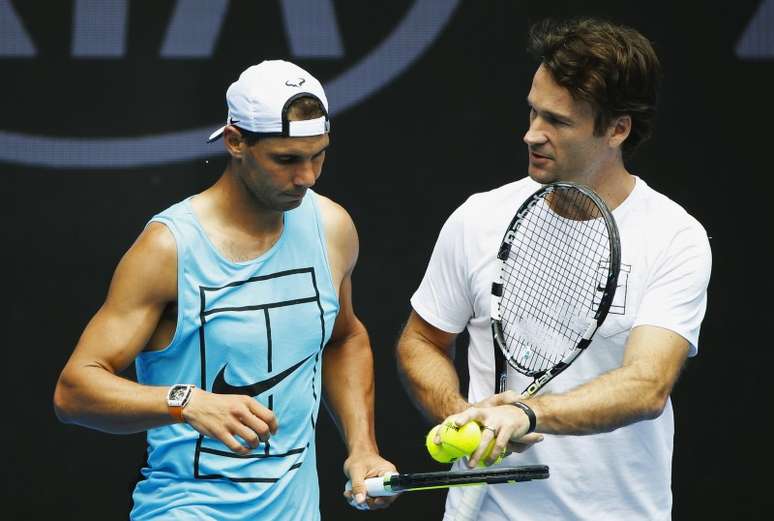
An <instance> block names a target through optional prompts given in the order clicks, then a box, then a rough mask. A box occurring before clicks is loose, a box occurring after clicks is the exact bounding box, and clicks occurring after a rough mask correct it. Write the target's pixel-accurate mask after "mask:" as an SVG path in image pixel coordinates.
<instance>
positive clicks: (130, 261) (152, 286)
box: [108, 222, 177, 301]
mask: <svg viewBox="0 0 774 521" xmlns="http://www.w3.org/2000/svg"><path fill="white" fill-rule="evenodd" d="M117 295H118V296H120V297H121V298H126V297H127V296H129V295H134V296H136V297H137V298H140V299H141V300H145V299H150V300H156V301H169V300H175V299H176V297H177V243H176V242H175V238H174V236H173V235H172V232H171V231H170V230H169V228H167V227H166V226H165V225H163V224H161V223H157V222H152V223H150V224H149V225H148V226H146V227H145V229H144V230H143V231H142V233H140V235H139V236H138V237H137V240H135V242H134V244H132V246H131V247H130V248H129V250H127V252H126V253H125V254H124V256H123V258H122V259H121V261H120V262H119V263H118V267H117V268H116V271H115V274H114V275H113V281H112V282H111V285H110V292H109V295H108V298H110V297H111V296H117Z"/></svg>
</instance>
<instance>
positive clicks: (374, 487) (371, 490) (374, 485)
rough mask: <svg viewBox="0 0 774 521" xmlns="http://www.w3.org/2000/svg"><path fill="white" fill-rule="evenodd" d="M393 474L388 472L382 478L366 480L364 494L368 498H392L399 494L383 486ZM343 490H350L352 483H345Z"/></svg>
mask: <svg viewBox="0 0 774 521" xmlns="http://www.w3.org/2000/svg"><path fill="white" fill-rule="evenodd" d="M393 474H397V472H388V473H387V474H385V475H384V476H377V477H374V478H366V480H365V486H366V494H367V495H368V496H370V497H385V496H394V495H396V494H400V492H396V491H394V490H392V489H388V488H386V487H385V486H384V483H385V480H386V479H388V478H389V477H390V476H392V475H393ZM344 490H352V481H347V484H346V485H344Z"/></svg>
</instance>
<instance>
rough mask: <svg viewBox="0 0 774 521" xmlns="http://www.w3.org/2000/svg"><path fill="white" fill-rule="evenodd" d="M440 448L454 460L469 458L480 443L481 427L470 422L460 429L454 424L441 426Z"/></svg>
mask: <svg viewBox="0 0 774 521" xmlns="http://www.w3.org/2000/svg"><path fill="white" fill-rule="evenodd" d="M440 433H441V446H443V449H444V450H445V451H446V452H448V453H449V454H451V455H452V456H453V457H454V458H455V459H456V458H461V457H462V456H470V455H471V454H473V451H475V450H476V449H477V448H478V444H479V443H481V427H480V426H479V425H478V423H476V422H474V421H470V422H468V423H466V424H465V425H463V426H461V427H457V426H456V425H454V424H443V425H441V430H440Z"/></svg>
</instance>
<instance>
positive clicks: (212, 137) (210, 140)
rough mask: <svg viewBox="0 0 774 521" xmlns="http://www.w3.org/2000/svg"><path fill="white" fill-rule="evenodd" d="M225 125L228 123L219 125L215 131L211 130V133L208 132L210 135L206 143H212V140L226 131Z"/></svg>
mask: <svg viewBox="0 0 774 521" xmlns="http://www.w3.org/2000/svg"><path fill="white" fill-rule="evenodd" d="M227 126H228V125H223V126H222V127H220V128H219V129H218V130H216V131H215V132H213V133H212V134H210V137H209V138H207V143H212V142H213V141H215V140H216V139H218V138H219V137H220V136H222V135H223V132H225V131H226V127H227Z"/></svg>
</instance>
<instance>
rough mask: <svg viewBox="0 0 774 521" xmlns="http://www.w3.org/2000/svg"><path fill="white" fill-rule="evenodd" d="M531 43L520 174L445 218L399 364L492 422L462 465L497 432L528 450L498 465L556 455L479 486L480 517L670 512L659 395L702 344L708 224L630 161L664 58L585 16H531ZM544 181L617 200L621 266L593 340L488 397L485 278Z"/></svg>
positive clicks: (505, 445)
mask: <svg viewBox="0 0 774 521" xmlns="http://www.w3.org/2000/svg"><path fill="white" fill-rule="evenodd" d="M530 51H531V53H532V54H533V55H534V56H535V57H536V58H537V59H538V60H540V65H539V67H538V69H537V71H536V72H535V75H534V78H533V81H532V87H531V89H530V92H529V95H528V97H527V102H528V104H529V107H530V116H529V118H530V126H529V130H528V131H527V133H526V134H525V136H524V142H525V143H526V144H527V148H528V153H529V168H528V173H529V177H526V178H524V179H521V180H518V181H516V182H513V183H510V184H507V185H505V186H502V187H500V188H497V189H495V190H492V191H490V192H486V193H481V194H475V195H473V196H471V197H470V198H469V199H468V200H467V201H466V202H465V203H464V204H463V205H462V206H460V207H459V208H458V209H457V210H456V211H455V212H454V213H453V214H452V215H451V216H450V217H449V219H448V220H447V222H446V224H445V225H444V226H443V229H442V230H441V233H440V236H439V238H438V241H437V243H436V245H435V249H434V250H433V254H432V257H431V259H430V263H429V265H428V268H427V272H426V273H425V276H424V278H423V280H422V283H421V284H420V286H419V288H418V289H417V291H416V293H415V294H414V295H413V297H412V298H411V304H412V307H413V312H412V313H411V316H410V317H409V320H408V323H407V324H406V327H405V329H404V331H403V334H402V336H401V338H400V341H399V344H398V349H397V354H398V361H399V367H400V370H401V372H402V375H403V377H404V381H405V382H406V385H407V387H408V389H409V391H410V393H411V394H412V396H413V397H414V398H415V399H416V402H417V403H418V404H419V405H420V406H421V408H422V409H423V410H424V412H425V413H426V414H427V415H428V416H429V417H431V418H432V419H433V420H434V421H437V422H440V421H446V422H455V423H456V424H458V425H462V424H463V423H465V422H467V421H469V420H477V421H478V422H479V423H480V424H481V425H482V426H486V429H484V430H483V435H482V442H481V445H480V448H479V450H478V451H477V452H476V453H474V454H473V456H472V457H471V458H470V460H469V461H468V462H467V464H468V465H470V466H475V465H476V464H477V463H478V461H479V460H480V459H481V452H482V451H483V448H484V447H486V446H487V445H488V442H489V441H490V440H491V439H492V438H496V440H497V441H496V445H495V449H494V450H493V451H492V453H493V454H495V455H496V454H498V453H499V452H501V451H506V452H519V451H522V450H524V449H527V448H529V449H530V450H527V451H525V452H524V453H523V454H512V455H510V456H508V457H507V458H506V459H505V461H504V463H503V464H505V465H525V464H545V465H549V466H550V468H551V477H550V478H549V479H547V480H540V481H534V482H530V483H524V484H520V485H519V486H515V487H513V486H507V485H501V486H493V487H489V488H488V492H487V496H486V499H485V500H484V503H483V505H482V507H481V511H480V514H479V519H481V520H501V519H517V520H527V519H541V521H548V520H560V519H561V520H570V519H579V520H594V521H600V520H608V519H609V520H626V521H634V520H667V519H670V518H671V507H672V493H671V486H670V484H671V460H672V440H673V434H674V419H673V413H672V405H671V401H670V399H669V395H670V393H671V390H672V387H673V385H674V383H675V381H676V380H677V377H678V375H679V373H680V370H681V368H682V366H683V364H684V362H685V360H686V357H688V356H693V355H695V354H696V353H697V347H698V337H699V327H700V324H701V320H702V318H703V316H704V311H705V309H706V299H707V284H708V281H709V275H710V269H711V255H710V248H709V243H708V240H707V234H706V232H705V231H704V229H703V228H702V226H701V225H700V224H699V223H698V222H697V221H696V220H695V219H694V218H693V217H691V216H690V215H688V213H687V212H686V211H685V210H684V209H683V208H681V207H680V206H679V205H677V204H676V203H674V202H673V201H671V200H670V199H668V198H667V197H666V196H664V195H662V194H660V193H658V192H656V191H655V190H653V189H652V188H650V187H649V186H648V185H647V184H646V183H645V182H644V181H643V180H642V179H640V178H638V177H636V176H634V175H632V174H630V173H629V172H628V171H627V170H626V167H625V165H624V156H625V155H626V154H628V153H629V152H631V151H632V150H634V149H635V148H636V147H637V146H638V145H639V144H640V143H641V142H642V141H644V140H645V139H647V138H648V137H649V136H650V134H651V131H652V125H653V118H654V116H655V102H656V94H657V90H658V82H659V77H660V65H659V62H658V58H657V57H656V55H655V52H654V51H653V48H652V46H651V45H650V42H648V40H647V39H646V38H645V37H643V36H642V35H641V34H640V33H638V32H637V31H635V30H633V29H630V28H627V27H622V26H619V25H615V24H611V23H608V22H604V21H600V20H594V19H583V20H573V21H569V22H564V23H555V22H544V23H541V24H539V25H536V26H535V27H533V28H532V30H531V32H530ZM554 181H574V182H579V183H583V184H585V185H588V186H590V187H592V188H593V189H594V190H595V191H596V192H597V193H598V194H600V196H602V198H603V199H604V200H605V202H606V203H607V204H608V206H609V207H610V208H611V209H612V210H613V215H614V217H615V219H616V222H617V224H618V228H619V231H620V236H621V250H622V265H621V273H620V275H619V279H618V288H617V290H616V294H615V300H614V302H613V304H612V307H611V309H610V313H609V315H608V317H607V320H606V321H605V322H604V325H603V326H602V327H601V328H600V330H599V331H598V332H597V334H596V336H595V337H594V340H593V342H592V345H591V347H590V348H589V350H588V352H587V353H584V354H583V355H582V356H580V357H579V358H578V359H577V360H576V361H575V363H574V364H573V365H572V366H571V367H570V368H569V369H567V370H566V371H565V372H563V373H562V374H561V375H560V376H559V377H557V378H556V379H555V380H553V381H552V382H550V383H549V384H548V385H547V386H546V387H545V388H544V389H543V390H542V391H541V392H540V393H538V395H537V396H535V397H533V398H531V399H529V400H525V401H523V403H524V404H526V406H527V409H528V410H524V409H523V408H519V407H515V406H513V405H511V404H512V403H513V402H516V401H518V400H519V398H518V394H519V393H520V392H521V391H522V390H523V389H524V388H525V387H526V386H527V385H528V384H529V383H530V382H531V380H530V379H528V378H527V377H525V376H522V375H520V374H518V373H516V372H515V371H509V378H508V382H509V388H510V390H508V391H506V392H504V393H501V394H497V395H493V382H494V352H493V346H492V339H491V332H490V326H489V303H490V290H491V284H492V281H493V280H494V267H495V254H496V252H497V248H498V246H499V244H500V242H501V240H502V237H503V234H504V232H505V229H506V228H507V226H508V223H509V222H510V220H511V218H512V216H513V214H514V212H515V210H516V209H517V208H518V207H519V206H520V205H521V203H522V202H523V201H524V200H525V199H526V198H527V197H528V196H529V195H530V194H532V193H533V192H535V191H536V190H537V189H538V188H539V187H540V186H541V184H545V183H551V182H554ZM463 329H467V330H468V333H469V335H470V344H469V346H468V363H469V371H470V388H469V392H468V397H467V399H465V398H463V397H462V396H461V394H460V391H459V380H458V377H457V374H456V371H455V369H454V364H453V362H452V359H451V355H452V352H453V349H454V340H455V338H456V336H457V334H458V333H460V332H461V331H462V330H463ZM530 412H531V413H532V414H530ZM530 416H533V417H532V418H530ZM532 431H534V432H532ZM538 442H540V443H538ZM457 465H458V466H462V465H463V464H462V463H458V464H457ZM461 493H462V492H461V489H452V490H451V491H450V492H449V496H448V499H447V502H446V515H445V517H444V519H446V520H451V519H454V513H455V509H456V507H457V504H458V501H459V497H460V494H461Z"/></svg>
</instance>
